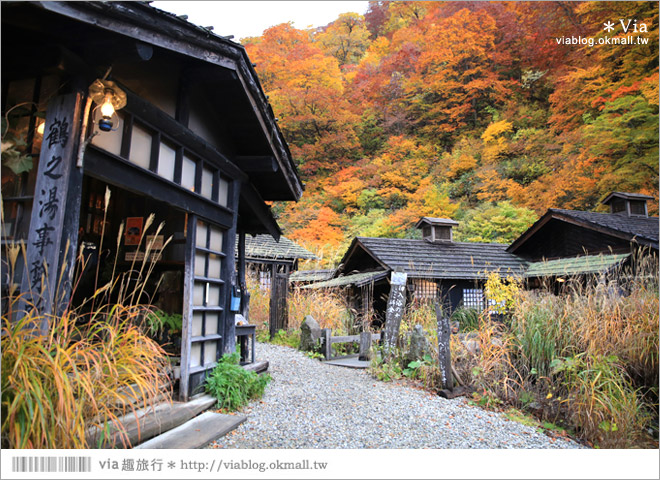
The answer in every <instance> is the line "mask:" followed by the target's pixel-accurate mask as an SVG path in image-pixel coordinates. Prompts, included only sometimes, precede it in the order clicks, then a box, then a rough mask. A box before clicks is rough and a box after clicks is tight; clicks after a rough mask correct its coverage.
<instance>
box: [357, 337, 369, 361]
mask: <svg viewBox="0 0 660 480" xmlns="http://www.w3.org/2000/svg"><path fill="white" fill-rule="evenodd" d="M370 358H371V332H361V333H360V354H359V356H358V359H359V360H369V359H370Z"/></svg>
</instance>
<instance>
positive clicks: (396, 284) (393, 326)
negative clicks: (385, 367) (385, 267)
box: [383, 268, 408, 357]
mask: <svg viewBox="0 0 660 480" xmlns="http://www.w3.org/2000/svg"><path fill="white" fill-rule="evenodd" d="M407 281H408V274H406V273H405V272H403V271H402V270H401V269H400V268H397V269H396V271H394V272H392V277H391V280H390V284H391V286H390V296H389V298H388V299H387V312H386V314H385V329H384V332H383V336H384V338H383V346H384V348H385V356H386V357H389V356H390V355H391V354H392V353H393V352H394V349H395V348H396V342H397V340H398V338H399V327H400V326H401V318H402V317H403V311H404V308H405V307H406V282H407Z"/></svg>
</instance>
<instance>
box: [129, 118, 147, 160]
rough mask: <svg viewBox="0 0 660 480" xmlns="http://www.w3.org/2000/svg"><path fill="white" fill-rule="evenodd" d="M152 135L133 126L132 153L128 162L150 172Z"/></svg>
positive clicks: (137, 126)
mask: <svg viewBox="0 0 660 480" xmlns="http://www.w3.org/2000/svg"><path fill="white" fill-rule="evenodd" d="M151 140H152V138H151V133H150V132H148V131H147V130H145V129H144V128H142V127H140V126H139V125H133V132H132V134H131V151H130V153H129V155H128V160H129V161H130V162H131V163H134V164H135V165H137V166H139V167H142V168H144V169H146V170H149V164H150V163H151Z"/></svg>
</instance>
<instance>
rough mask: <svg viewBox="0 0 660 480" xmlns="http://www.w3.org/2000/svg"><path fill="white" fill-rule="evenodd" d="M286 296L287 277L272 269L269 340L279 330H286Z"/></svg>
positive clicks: (287, 289)
mask: <svg viewBox="0 0 660 480" xmlns="http://www.w3.org/2000/svg"><path fill="white" fill-rule="evenodd" d="M288 294H289V275H288V274H287V273H278V272H277V271H276V268H275V267H273V275H272V277H271V280H270V320H269V321H270V338H273V337H274V336H275V334H276V333H277V332H278V331H279V330H286V329H287V328H288V326H289V325H288V323H289V309H288V306H287V295H288Z"/></svg>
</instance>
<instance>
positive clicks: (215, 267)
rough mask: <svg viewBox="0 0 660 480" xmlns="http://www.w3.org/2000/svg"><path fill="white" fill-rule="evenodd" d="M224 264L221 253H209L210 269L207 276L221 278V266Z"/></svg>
mask: <svg viewBox="0 0 660 480" xmlns="http://www.w3.org/2000/svg"><path fill="white" fill-rule="evenodd" d="M221 266H222V259H221V258H220V256H219V255H214V254H209V271H208V272H207V277H209V278H220V268H221Z"/></svg>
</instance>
